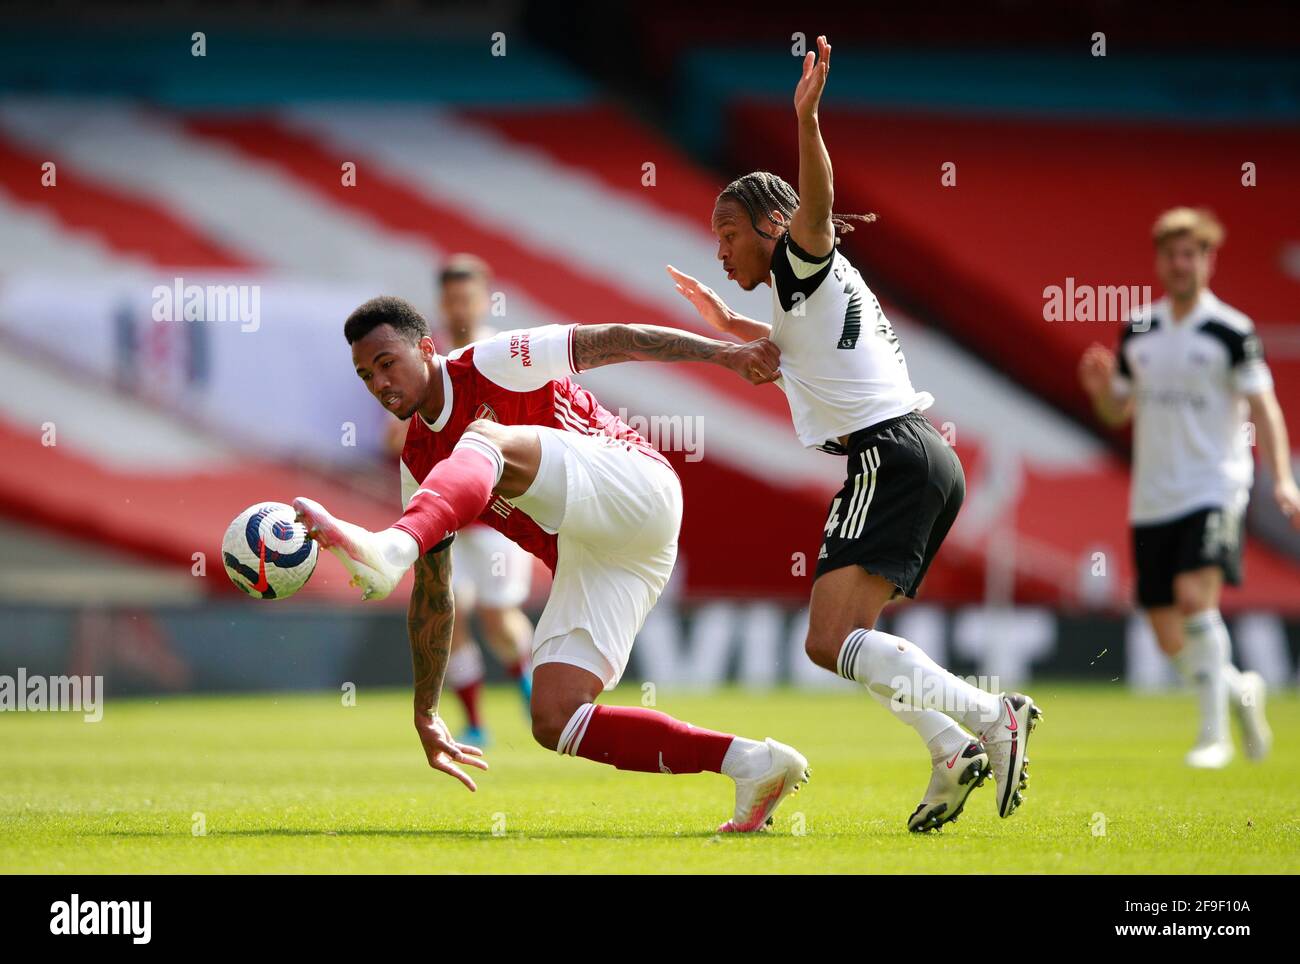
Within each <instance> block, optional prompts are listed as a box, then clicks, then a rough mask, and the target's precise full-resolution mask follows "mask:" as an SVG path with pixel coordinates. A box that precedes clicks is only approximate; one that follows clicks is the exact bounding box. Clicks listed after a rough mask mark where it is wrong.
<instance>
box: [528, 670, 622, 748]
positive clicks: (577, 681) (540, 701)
mask: <svg viewBox="0 0 1300 964" xmlns="http://www.w3.org/2000/svg"><path fill="white" fill-rule="evenodd" d="M604 688H605V682H604V680H602V679H601V678H600V677H599V676H597V675H596V674H595V673H592V672H591V671H589V670H586V669H583V668H582V667H580V666H575V665H573V664H571V663H547V664H546V665H544V666H539V667H537V670H536V672H535V673H534V676H533V695H532V702H531V704H530V710H531V713H532V717H533V739H534V740H536V741H537V742H538V743H539V744H540V745H541V746H543V747H544V748H546V749H548V750H557V751H559V752H561V753H563V752H565V751H564V750H560V749H559V748H560V745H561V738H562V737H566V736H567V739H566V741H565V745H566V746H567V745H568V744H570V743H572V742H573V740H574V739H575V738H576V739H580V736H579V735H578V734H577V733H576V732H573V733H569V734H566V733H565V729H566V727H568V726H569V723H570V721H571V720H573V719H574V716H575V715H576V714H577V713H578V710H579V709H581V708H583V707H587V706H594V704H595V702H596V698H597V697H598V696H599V695H600V693H601V691H602V690H603V689H604Z"/></svg>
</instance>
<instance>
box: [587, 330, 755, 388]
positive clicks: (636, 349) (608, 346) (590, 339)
mask: <svg viewBox="0 0 1300 964" xmlns="http://www.w3.org/2000/svg"><path fill="white" fill-rule="evenodd" d="M627 361H664V362H686V361H696V362H712V363H713V364H715V365H721V366H723V367H724V368H729V369H731V370H732V371H734V372H735V373H736V374H738V375H740V377H741V378H745V379H747V380H749V381H750V382H753V383H754V384H755V385H763V384H765V383H767V382H771V381H775V380H776V379H777V378H779V377H780V376H781V370H780V362H781V352H780V350H779V349H778V348H777V347H776V345H775V344H773V343H772V342H771V341H770V340H769V339H766V338H760V339H758V340H757V341H751V342H746V343H745V344H743V345H737V344H735V343H733V342H727V341H716V340H715V339H713V338H704V337H702V336H701V335H694V334H691V333H690V332H689V331H679V330H678V329H676V328H661V327H659V326H658V325H579V326H578V328H577V329H576V330H575V331H574V333H573V363H574V367H575V368H577V370H578V371H586V370H587V369H589V368H600V367H601V366H602V365H613V364H615V363H616V362H627Z"/></svg>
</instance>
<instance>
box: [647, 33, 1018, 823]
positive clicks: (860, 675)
mask: <svg viewBox="0 0 1300 964" xmlns="http://www.w3.org/2000/svg"><path fill="white" fill-rule="evenodd" d="M830 56H831V45H830V44H829V43H827V42H826V38H825V37H818V38H817V54H816V55H815V54H813V53H812V52H809V53H808V54H807V55H806V56H805V57H804V61H803V74H802V76H801V77H800V79H799V83H798V86H797V87H796V89H795V95H794V105H795V114H796V116H797V118H798V124H799V191H798V192H797V193H796V192H795V190H794V188H793V187H791V186H790V185H789V184H788V183H786V182H785V181H784V180H782V179H781V178H779V177H777V176H776V175H775V174H771V173H769V172H767V171H756V172H754V173H751V174H746V175H745V176H744V177H742V178H739V179H737V180H736V181H733V182H732V183H731V184H729V185H728V186H727V188H726V189H725V190H724V191H723V192H722V193H721V194H720V195H719V196H718V199H717V202H716V204H715V206H714V211H713V231H714V233H715V234H716V235H717V238H718V249H717V256H718V259H719V260H720V261H721V262H722V267H723V268H724V270H725V271H726V272H727V278H728V279H729V280H732V281H735V282H736V284H738V285H740V287H741V288H743V289H744V290H746V291H750V290H753V289H754V288H756V287H757V286H758V285H760V284H770V285H771V286H772V323H771V324H770V325H768V324H766V323H764V322H760V321H755V320H753V319H752V318H746V317H744V316H743V315H739V314H737V313H736V312H734V311H732V310H731V309H730V308H728V307H727V305H726V304H725V303H723V301H722V299H720V298H719V297H718V296H717V295H716V294H715V293H714V292H713V291H712V290H710V289H709V288H707V287H705V286H703V285H701V284H700V283H699V282H698V281H696V280H695V279H694V278H691V277H689V276H687V275H684V274H682V273H681V272H679V271H677V270H676V269H674V268H672V267H671V266H669V269H668V271H669V274H670V275H672V277H673V279H674V280H675V282H676V284H677V290H678V291H679V292H680V293H681V294H682V295H683V296H684V297H685V298H686V299H687V300H688V301H690V302H691V304H692V305H694V306H695V308H696V309H697V310H698V311H699V312H700V314H701V315H702V316H703V317H704V318H705V320H706V321H708V322H709V323H710V324H712V325H713V326H714V327H716V328H719V329H721V330H722V331H726V332H729V333H731V334H734V335H736V336H738V337H740V338H741V339H743V340H745V341H753V342H759V343H761V342H766V341H768V340H769V339H770V340H771V341H772V342H774V343H775V344H776V345H777V346H778V347H779V348H780V349H781V378H780V380H779V382H778V384H779V385H780V386H781V388H782V390H783V391H784V392H785V394H786V399H787V401H788V402H789V404H790V414H791V417H792V419H793V420H794V427H795V433H796V434H797V435H798V436H799V441H800V442H802V443H803V444H804V445H805V446H808V447H809V448H817V449H821V450H822V451H825V452H829V453H831V454H833V455H841V456H847V457H848V458H847V469H848V478H847V479H846V481H845V483H844V487H843V488H842V489H841V490H840V492H839V494H838V495H837V496H836V497H835V499H834V501H833V502H832V503H831V508H830V513H829V515H828V518H827V520H826V524H825V527H824V530H825V539H824V541H823V543H822V546H821V551H820V553H819V554H818V558H817V572H816V577H815V580H814V582H813V592H812V600H811V603H810V609H809V624H808V638H807V643H806V649H807V652H808V656H809V658H810V659H812V661H813V662H814V663H816V664H817V665H818V666H820V667H822V668H823V669H826V670H829V671H831V672H833V673H838V674H839V675H841V676H843V677H844V678H845V679H851V680H854V681H856V682H858V683H861V684H862V685H863V686H864V687H865V688H866V689H867V691H868V692H869V693H870V694H871V695H872V696H873V697H875V699H876V700H877V701H878V702H880V703H882V704H884V705H886V706H887V707H889V709H890V710H891V711H892V712H893V713H894V716H895V717H896V718H897V719H898V720H900V721H901V722H903V723H905V724H906V725H908V726H911V727H913V728H914V729H915V730H916V732H917V734H918V735H919V736H920V737H921V740H922V741H923V742H924V743H925V745H926V749H927V750H928V751H929V754H930V762H931V771H930V782H929V784H928V786H927V787H926V791H925V794H924V796H923V797H922V800H921V802H920V804H918V805H917V806H916V808H915V809H914V810H913V811H912V814H911V815H910V816H909V818H908V829H910V830H913V831H928V830H934V829H937V828H938V827H940V826H942V825H943V824H945V823H948V822H950V821H952V820H956V819H957V817H958V816H959V815H960V814H961V811H962V808H963V807H964V806H965V805H966V799H967V797H969V796H970V794H971V792H972V791H973V790H975V788H976V787H978V786H980V784H982V783H983V782H984V780H985V778H986V777H987V776H988V775H989V774H990V773H991V774H992V775H993V779H994V781H995V783H996V784H997V791H998V793H997V810H998V815H999V816H1002V817H1009V816H1011V814H1012V813H1014V812H1015V810H1016V808H1017V807H1019V806H1020V803H1021V795H1022V793H1023V792H1024V791H1025V789H1026V788H1027V784H1028V766H1029V757H1028V754H1027V749H1028V744H1029V732H1030V731H1031V730H1032V729H1033V728H1034V726H1035V725H1036V721H1037V720H1038V718H1039V717H1040V716H1041V712H1040V711H1039V709H1038V707H1037V706H1035V705H1034V702H1033V700H1031V699H1030V698H1029V697H1027V696H1025V695H1024V694H1021V693H1010V694H1002V695H1000V696H998V695H994V694H992V693H988V692H985V691H984V690H981V689H979V688H977V687H975V686H972V685H971V684H970V683H968V682H966V681H965V680H963V679H961V678H960V677H957V676H954V675H953V674H952V673H950V672H948V671H947V670H946V669H944V668H943V667H941V666H939V665H938V664H937V663H935V662H934V660H932V659H931V658H930V657H929V656H928V655H927V654H926V653H925V651H924V650H922V649H921V648H920V647H918V646H917V645H916V644H915V643H912V642H910V641H908V640H906V639H903V638H901V637H899V636H894V635H891V634H889V633H886V632H882V631H881V630H879V629H876V628H875V627H876V623H877V621H878V620H879V618H880V614H881V611H882V610H883V609H884V608H885V606H886V605H888V604H889V603H890V602H891V601H892V600H894V599H896V598H898V597H899V596H906V597H908V598H912V597H915V595H916V593H917V589H918V588H919V587H920V584H921V581H922V580H923V579H924V578H925V574H926V572H927V571H928V570H929V568H930V564H931V562H932V561H933V560H934V557H935V555H936V554H937V553H938V551H939V547H940V545H942V544H943V540H944V538H945V537H946V536H947V535H948V531H949V529H950V528H951V527H952V524H953V522H954V521H955V520H956V518H957V512H958V510H959V509H960V508H961V504H962V500H963V499H964V497H965V494H966V479H965V475H964V473H963V471H962V466H961V461H960V460H959V459H958V458H957V455H956V453H955V452H954V451H953V450H952V448H951V447H949V446H948V444H947V443H946V442H945V441H944V439H943V438H942V436H940V435H939V433H938V432H937V431H936V430H935V428H934V426H933V425H931V424H930V422H929V420H928V419H926V417H925V416H924V415H922V414H921V412H922V411H923V410H924V409H926V408H929V407H930V406H931V405H932V404H934V397H933V396H931V395H930V394H929V393H928V392H918V391H916V390H915V389H914V388H913V387H912V381H911V378H910V377H909V375H908V371H907V362H906V361H905V360H904V358H903V350H902V346H901V345H900V344H899V341H898V338H897V336H896V335H895V334H894V330H893V327H892V326H891V325H890V323H889V319H888V318H886V317H885V313H884V311H883V310H881V307H880V303H879V301H877V300H876V296H875V295H874V294H872V292H871V289H870V288H868V287H867V285H866V283H865V282H864V281H863V280H862V276H861V275H860V274H859V273H858V271H857V269H856V268H854V267H853V265H851V264H850V263H849V261H848V259H847V258H845V257H844V255H843V254H841V253H840V252H839V251H838V250H837V245H838V243H839V242H838V236H839V234H840V233H841V232H847V231H851V230H852V225H851V224H849V223H848V222H847V221H846V220H845V218H856V219H858V220H864V221H873V220H875V216H874V215H835V214H833V213H832V210H831V203H832V200H833V198H834V185H833V177H832V171H831V160H830V155H829V154H828V153H827V151H826V145H825V144H824V143H823V141H822V136H821V130H820V126H819V121H818V115H817V109H818V105H819V103H820V101H821V95H822V91H823V90H824V89H825V86H826V78H827V75H828V74H829V72H830ZM900 681H901V683H900ZM972 733H974V734H978V735H979V738H976V736H974V735H972Z"/></svg>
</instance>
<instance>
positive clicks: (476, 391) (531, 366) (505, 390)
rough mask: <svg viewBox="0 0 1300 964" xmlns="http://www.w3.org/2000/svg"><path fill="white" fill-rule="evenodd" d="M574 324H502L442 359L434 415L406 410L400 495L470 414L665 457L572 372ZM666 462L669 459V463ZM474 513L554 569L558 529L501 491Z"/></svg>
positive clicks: (406, 495) (444, 450)
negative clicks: (604, 439)
mask: <svg viewBox="0 0 1300 964" xmlns="http://www.w3.org/2000/svg"><path fill="white" fill-rule="evenodd" d="M577 327H578V326H577V325H545V326H542V327H540V328H524V329H520V330H518V331H503V332H501V333H500V334H498V335H493V336H492V337H491V338H487V339H484V340H483V341H476V342H474V343H473V344H470V345H466V346H465V347H464V348H458V349H457V350H456V351H453V352H451V353H450V354H448V355H447V356H445V357H444V358H443V359H442V391H443V405H442V412H441V413H440V414H439V415H438V418H437V419H436V420H435V421H433V422H428V421H426V420H425V419H424V417H423V416H421V415H420V414H419V413H416V414H415V415H414V416H412V418H411V426H410V428H409V429H407V432H406V445H405V446H404V447H403V448H402V503H403V505H405V503H406V502H408V501H409V500H410V498H411V496H412V495H413V494H414V493H415V490H416V489H417V488H419V484H420V483H421V482H422V481H424V479H425V477H426V476H427V475H428V474H429V472H430V471H431V470H432V469H433V467H434V466H435V465H437V464H438V463H439V462H440V461H442V460H443V459H445V458H446V457H447V456H448V455H450V454H451V450H452V448H454V447H455V445H456V443H457V442H458V441H460V437H461V434H462V433H463V432H464V431H465V429H466V427H467V426H468V425H469V423H470V422H473V421H474V420H475V419H480V418H486V419H491V420H492V421H494V422H500V423H501V424H502V425H542V426H546V427H548V428H556V429H560V430H561V431H565V432H577V433H579V434H583V435H604V436H608V437H609V438H614V439H618V440H619V441H621V442H623V443H625V444H626V445H627V446H628V448H629V449H631V450H634V451H639V452H643V453H644V454H645V455H647V456H648V457H650V458H654V459H658V460H659V461H660V462H662V463H663V464H664V465H669V463H668V460H667V459H665V458H664V457H663V456H662V455H660V454H659V453H658V452H657V451H655V449H654V448H653V447H652V446H651V445H650V443H649V442H647V441H646V440H645V439H643V438H642V437H641V436H640V435H639V434H638V433H637V432H636V431H635V430H634V429H632V428H631V427H630V426H629V425H628V424H627V423H626V422H624V421H623V420H622V419H621V418H619V417H618V416H617V415H615V414H613V413H612V412H610V411H608V410H607V409H606V408H605V407H604V406H602V405H601V404H600V402H598V401H596V397H595V396H594V395H592V394H591V392H589V391H587V390H586V389H585V388H583V387H582V386H581V385H578V384H575V383H574V382H573V381H572V380H570V378H569V376H570V375H576V374H578V370H577V368H576V367H575V366H574V364H573V332H574V330H575V329H576V328H577ZM669 467H670V468H671V466H669ZM479 521H480V522H482V523H484V524H486V525H489V526H491V527H492V528H493V529H496V530H497V531H498V532H501V533H503V534H504V535H505V536H507V537H508V538H509V539H511V540H513V541H514V542H516V543H517V544H518V545H520V546H522V547H523V548H524V549H526V550H528V551H529V552H531V553H532V554H533V555H535V556H537V558H539V559H541V560H542V562H544V563H546V565H547V567H548V568H550V569H551V570H552V571H554V570H555V559H556V543H557V539H556V536H555V535H553V534H552V533H549V532H547V531H546V530H545V529H543V528H542V527H541V526H539V525H538V524H537V523H536V522H534V521H533V519H532V517H531V516H529V515H528V514H526V513H525V512H523V511H522V510H520V509H517V508H515V507H514V506H513V505H511V504H510V503H509V502H507V501H506V500H505V499H503V498H501V497H500V496H493V497H492V501H491V502H489V503H488V506H487V508H486V509H485V510H483V514H482V515H481V516H479Z"/></svg>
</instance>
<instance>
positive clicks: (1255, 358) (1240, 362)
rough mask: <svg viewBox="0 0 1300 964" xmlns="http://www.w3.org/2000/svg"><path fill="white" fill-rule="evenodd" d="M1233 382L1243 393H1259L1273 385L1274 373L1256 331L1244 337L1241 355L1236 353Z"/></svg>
mask: <svg viewBox="0 0 1300 964" xmlns="http://www.w3.org/2000/svg"><path fill="white" fill-rule="evenodd" d="M1232 384H1233V387H1234V388H1235V389H1236V390H1237V391H1238V392H1240V393H1241V394H1242V395H1258V394H1259V393H1260V392H1267V391H1269V390H1270V389H1271V388H1272V387H1273V373H1272V371H1270V370H1269V367H1268V363H1267V362H1266V361H1264V345H1263V343H1262V342H1261V341H1260V340H1259V335H1257V334H1255V333H1254V332H1251V333H1250V334H1249V335H1247V336H1246V337H1245V338H1243V339H1242V341H1241V357H1240V358H1238V357H1236V355H1235V353H1234V357H1233V365H1232Z"/></svg>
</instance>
